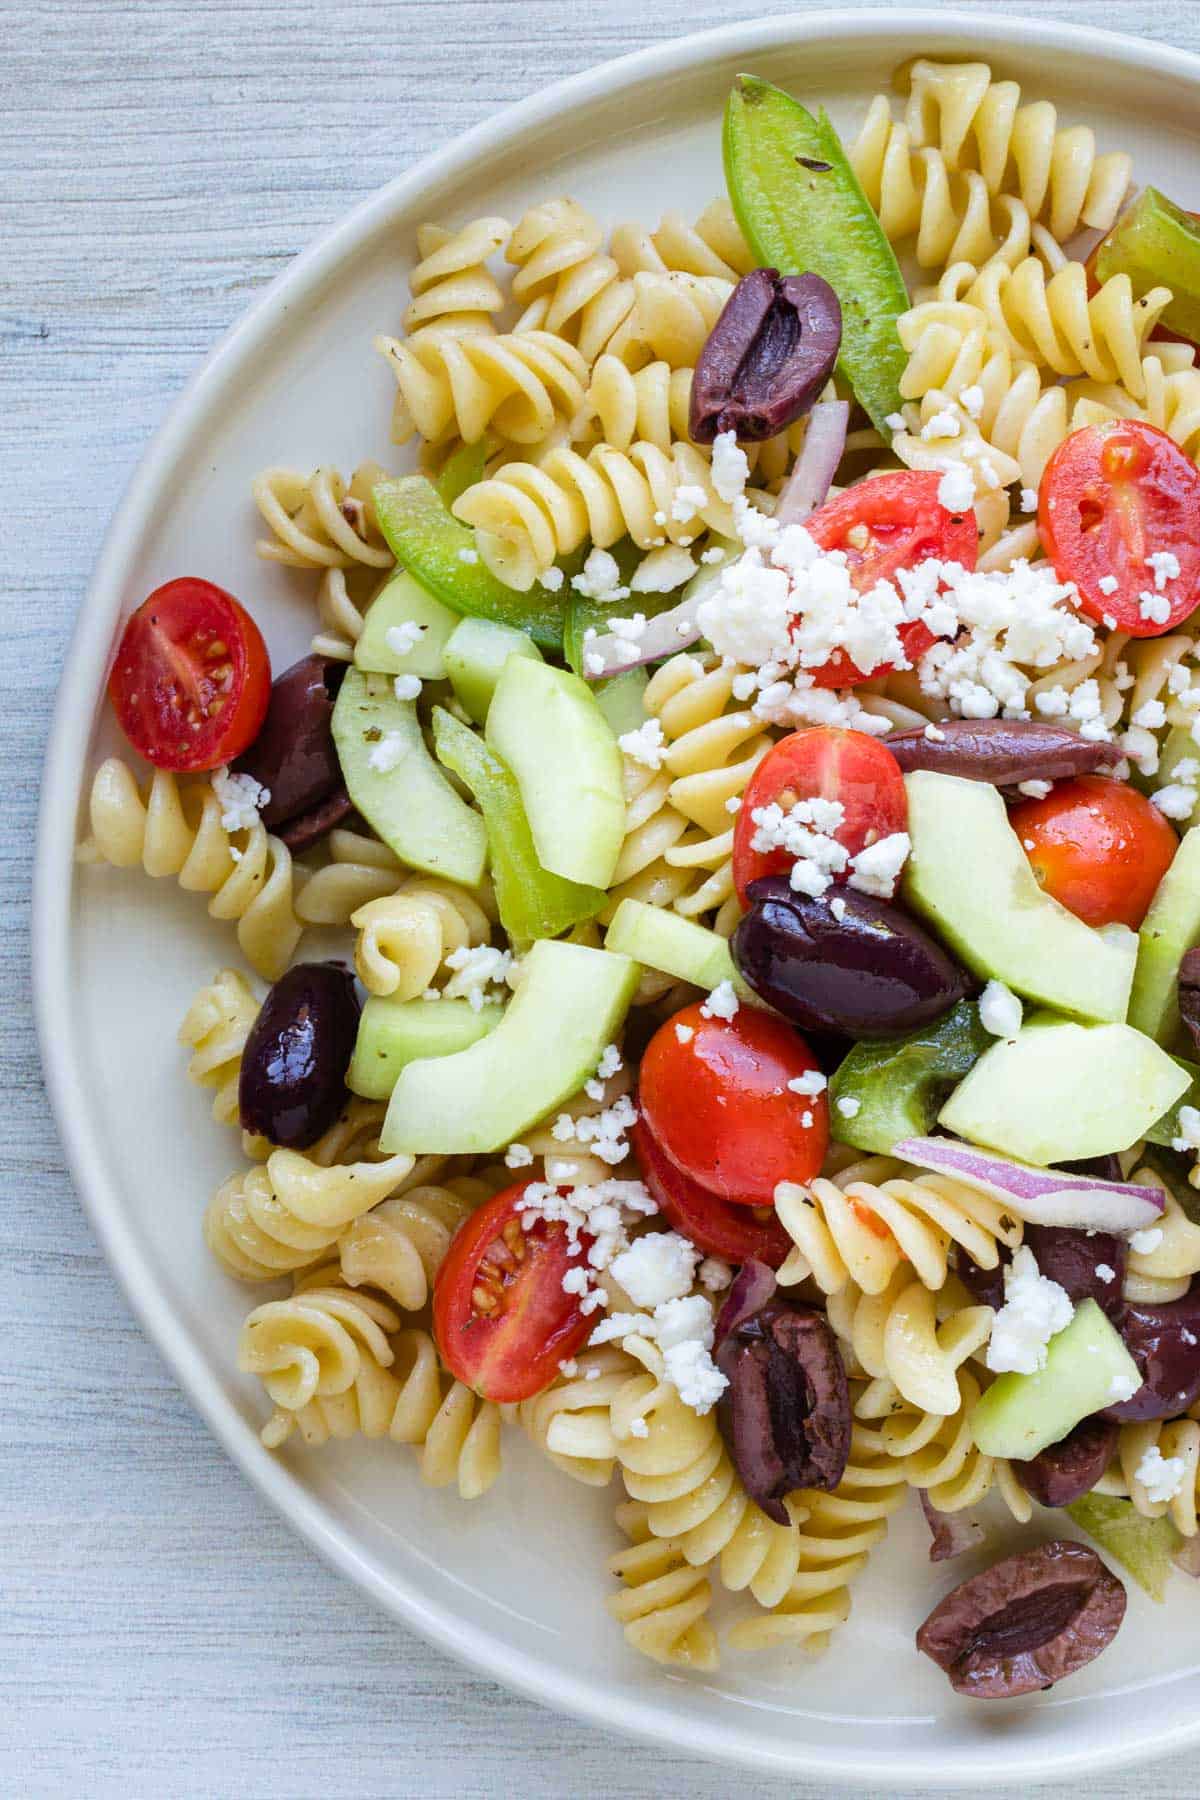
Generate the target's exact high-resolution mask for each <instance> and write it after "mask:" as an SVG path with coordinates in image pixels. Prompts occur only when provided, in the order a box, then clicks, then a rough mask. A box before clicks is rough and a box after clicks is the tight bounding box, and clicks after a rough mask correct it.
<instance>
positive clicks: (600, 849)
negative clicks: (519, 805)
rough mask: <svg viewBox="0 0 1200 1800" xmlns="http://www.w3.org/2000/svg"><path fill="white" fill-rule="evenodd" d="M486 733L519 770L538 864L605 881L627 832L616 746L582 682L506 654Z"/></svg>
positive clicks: (591, 881) (593, 882) (583, 879)
mask: <svg viewBox="0 0 1200 1800" xmlns="http://www.w3.org/2000/svg"><path fill="white" fill-rule="evenodd" d="M487 741H488V743H489V744H490V745H491V746H492V748H493V749H494V750H495V752H496V754H497V755H498V756H499V757H500V758H501V759H502V760H503V761H504V762H505V763H507V764H508V767H509V768H510V769H511V770H512V772H513V774H514V775H515V776H516V778H517V785H518V787H519V788H520V790H521V799H522V801H523V802H524V806H525V811H526V813H527V814H528V816H529V825H530V829H531V830H532V832H533V841H534V844H535V845H536V846H537V854H538V861H539V862H540V863H541V865H542V867H543V868H544V869H549V870H550V871H551V872H552V873H553V874H555V875H561V876H563V877H564V878H565V879H566V880H567V881H577V882H580V883H582V884H583V885H584V886H585V887H599V888H606V887H607V886H608V884H609V882H610V881H611V880H612V878H613V871H614V870H615V868H616V866H617V859H618V857H619V856H620V854H621V845H622V843H623V842H624V838H625V797H624V790H623V781H622V768H621V752H620V751H619V750H618V748H617V740H616V738H615V737H614V736H613V734H612V728H611V726H610V725H609V723H608V721H607V720H606V719H605V717H604V714H603V713H602V712H601V711H600V708H599V707H598V706H597V704H596V700H595V696H594V695H593V694H592V691H591V689H590V688H589V687H588V685H587V683H586V682H585V681H581V680H580V678H579V676H578V675H572V674H570V673H568V671H567V670H565V669H552V668H551V667H550V666H549V664H548V663H542V662H529V661H527V660H526V659H525V658H524V657H519V656H512V657H510V658H509V659H508V661H507V662H506V663H505V665H504V668H503V669H502V671H501V674H500V680H499V681H498V683H497V684H496V692H495V694H494V696H493V698H492V704H491V707H490V708H489V711H488V720H487Z"/></svg>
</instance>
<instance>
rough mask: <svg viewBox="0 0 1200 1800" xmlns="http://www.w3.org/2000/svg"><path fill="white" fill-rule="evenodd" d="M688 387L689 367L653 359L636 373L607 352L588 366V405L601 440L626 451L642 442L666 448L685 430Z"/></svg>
mask: <svg viewBox="0 0 1200 1800" xmlns="http://www.w3.org/2000/svg"><path fill="white" fill-rule="evenodd" d="M691 392H692V370H691V369H690V368H683V369H672V367H671V365H670V364H669V363H667V362H652V363H649V364H647V366H646V367H645V368H644V369H639V370H638V371H637V372H636V373H634V372H632V371H631V370H629V369H628V368H626V366H625V364H624V363H623V362H622V361H621V359H620V357H619V356H613V355H611V354H610V353H608V352H606V353H605V354H604V355H603V356H601V357H600V358H599V360H598V361H597V363H596V366H595V368H594V369H593V370H592V378H591V381H590V382H589V384H588V391H587V407H588V411H589V413H590V414H592V415H593V416H594V418H595V419H596V422H597V424H598V425H599V428H600V433H601V436H602V438H603V441H604V442H605V443H606V444H611V445H612V446H613V448H614V449H616V450H629V449H631V448H632V447H633V445H634V444H635V443H638V442H641V443H646V444H653V445H654V448H655V449H656V450H662V451H664V452H667V453H669V452H670V449H671V445H672V444H673V443H675V442H676V441H677V440H679V439H686V437H687V435H688V406H689V402H690V400H691Z"/></svg>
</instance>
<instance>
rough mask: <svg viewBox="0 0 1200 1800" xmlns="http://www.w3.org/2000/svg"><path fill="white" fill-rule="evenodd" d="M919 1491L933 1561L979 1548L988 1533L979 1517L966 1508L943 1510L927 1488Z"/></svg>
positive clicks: (940, 1560) (930, 1558) (942, 1560)
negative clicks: (961, 1509) (955, 1510)
mask: <svg viewBox="0 0 1200 1800" xmlns="http://www.w3.org/2000/svg"><path fill="white" fill-rule="evenodd" d="M917 1492H918V1495H919V1498H920V1501H921V1511H922V1512H923V1513H924V1514H925V1523H926V1524H927V1525H928V1527H929V1560H930V1562H946V1561H948V1560H949V1559H950V1558H951V1557H954V1556H964V1555H965V1554H966V1552H967V1551H968V1550H978V1548H979V1546H980V1545H981V1544H982V1543H983V1541H984V1538H985V1536H986V1533H985V1532H984V1529H983V1526H982V1525H981V1524H980V1523H979V1521H978V1519H973V1518H971V1516H970V1515H969V1514H968V1513H964V1512H952V1513H948V1512H942V1511H941V1510H940V1509H939V1508H938V1507H936V1506H935V1505H934V1504H933V1501H932V1500H931V1499H930V1498H929V1494H928V1491H927V1490H926V1489H925V1488H919V1489H918V1490H917Z"/></svg>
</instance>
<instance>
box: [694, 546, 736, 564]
mask: <svg viewBox="0 0 1200 1800" xmlns="http://www.w3.org/2000/svg"><path fill="white" fill-rule="evenodd" d="M728 554H729V552H728V551H727V550H723V549H722V548H721V546H720V544H714V545H713V546H712V548H711V549H710V550H702V551H701V552H700V561H701V562H702V563H709V564H712V563H719V562H724V561H725V559H726V557H727V556H728Z"/></svg>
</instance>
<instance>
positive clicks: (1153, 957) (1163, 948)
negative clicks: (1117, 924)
mask: <svg viewBox="0 0 1200 1800" xmlns="http://www.w3.org/2000/svg"><path fill="white" fill-rule="evenodd" d="M1192 748H1193V750H1194V749H1195V748H1196V746H1195V744H1193V745H1192ZM1197 944H1200V826H1196V825H1193V826H1192V829H1191V830H1190V831H1189V832H1187V833H1186V834H1185V836H1184V838H1183V841H1182V842H1181V844H1180V846H1179V848H1178V850H1177V851H1176V852H1175V857H1174V860H1173V862H1172V863H1171V866H1170V868H1169V869H1168V870H1167V872H1166V874H1165V875H1164V876H1163V878H1162V880H1161V881H1160V882H1159V884H1158V890H1157V892H1156V893H1155V896H1154V898H1153V900H1152V901H1151V902H1150V910H1149V912H1148V913H1147V914H1146V917H1145V918H1144V919H1143V921H1142V928H1141V930H1140V931H1139V932H1138V953H1137V968H1136V970H1135V971H1134V976H1133V992H1132V994H1131V995H1130V998H1129V1023H1130V1024H1131V1025H1135V1026H1136V1027H1137V1029H1138V1030H1139V1031H1144V1032H1145V1033H1146V1036H1147V1037H1152V1038H1153V1039H1154V1041H1155V1042H1156V1043H1158V1044H1162V1045H1164V1046H1165V1047H1166V1048H1167V1049H1170V1048H1171V1047H1172V1045H1174V1044H1175V1043H1176V1042H1177V1041H1178V1039H1179V1036H1180V1033H1181V1031H1182V1026H1181V1024H1180V1019H1179V964H1180V962H1181V961H1182V960H1183V957H1184V955H1185V954H1186V952H1187V951H1189V950H1192V949H1194V948H1195V946H1196V945H1197Z"/></svg>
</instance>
